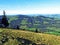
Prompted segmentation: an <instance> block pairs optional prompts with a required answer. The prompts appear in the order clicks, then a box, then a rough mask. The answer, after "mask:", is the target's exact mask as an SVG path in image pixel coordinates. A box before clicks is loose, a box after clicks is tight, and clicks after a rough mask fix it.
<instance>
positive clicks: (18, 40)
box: [0, 28, 60, 45]
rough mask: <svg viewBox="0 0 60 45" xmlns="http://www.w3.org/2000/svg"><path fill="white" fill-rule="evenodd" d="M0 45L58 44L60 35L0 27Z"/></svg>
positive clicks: (59, 43) (59, 44)
mask: <svg viewBox="0 0 60 45" xmlns="http://www.w3.org/2000/svg"><path fill="white" fill-rule="evenodd" d="M0 45H60V36H56V35H52V34H44V33H35V32H29V31H23V30H16V29H6V28H0Z"/></svg>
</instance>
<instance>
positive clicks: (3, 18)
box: [2, 11, 9, 27]
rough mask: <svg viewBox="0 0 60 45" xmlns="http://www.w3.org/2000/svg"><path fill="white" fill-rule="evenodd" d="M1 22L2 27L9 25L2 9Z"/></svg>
mask: <svg viewBox="0 0 60 45" xmlns="http://www.w3.org/2000/svg"><path fill="white" fill-rule="evenodd" d="M2 24H3V25H4V27H7V26H8V25H9V23H8V20H7V17H6V15H5V11H3V16H2Z"/></svg>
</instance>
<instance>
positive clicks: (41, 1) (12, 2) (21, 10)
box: [0, 0, 60, 14]
mask: <svg viewBox="0 0 60 45" xmlns="http://www.w3.org/2000/svg"><path fill="white" fill-rule="evenodd" d="M3 10H5V11H6V13H7V14H60V0H0V14H2V11H3Z"/></svg>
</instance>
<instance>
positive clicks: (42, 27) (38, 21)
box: [0, 14, 60, 32]
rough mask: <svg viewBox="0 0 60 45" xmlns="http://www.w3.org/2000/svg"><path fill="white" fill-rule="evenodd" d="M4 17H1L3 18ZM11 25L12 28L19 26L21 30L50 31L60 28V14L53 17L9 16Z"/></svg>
mask: <svg viewBox="0 0 60 45" xmlns="http://www.w3.org/2000/svg"><path fill="white" fill-rule="evenodd" d="M1 17H2V16H0V18H1ZM7 18H8V21H9V23H10V25H9V27H10V28H16V26H17V25H18V26H19V27H20V29H26V30H31V31H35V30H36V29H38V30H39V31H42V32H43V31H48V30H50V29H51V27H52V28H53V27H55V28H60V14H52V15H40V14H39V15H21V14H18V15H9V16H7Z"/></svg>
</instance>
